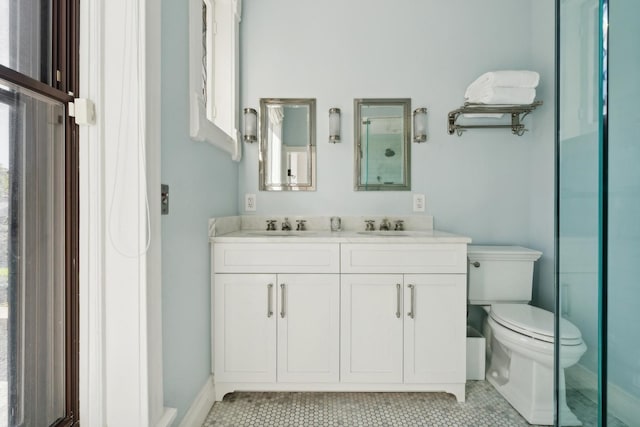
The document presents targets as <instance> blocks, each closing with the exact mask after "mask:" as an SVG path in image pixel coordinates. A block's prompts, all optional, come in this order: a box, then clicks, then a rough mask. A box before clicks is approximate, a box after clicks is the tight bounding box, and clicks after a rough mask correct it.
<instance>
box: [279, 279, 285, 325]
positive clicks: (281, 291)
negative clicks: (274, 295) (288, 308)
mask: <svg viewBox="0 0 640 427" xmlns="http://www.w3.org/2000/svg"><path fill="white" fill-rule="evenodd" d="M284 294H285V288H284V283H280V317H282V318H283V319H284V315H285V310H284V302H285V300H286V298H285V296H284Z"/></svg>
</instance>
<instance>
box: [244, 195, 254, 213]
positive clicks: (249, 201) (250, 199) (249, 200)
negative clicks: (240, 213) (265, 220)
mask: <svg viewBox="0 0 640 427" xmlns="http://www.w3.org/2000/svg"><path fill="white" fill-rule="evenodd" d="M244 210H245V211H247V212H255V211H256V195H255V194H245V195H244Z"/></svg>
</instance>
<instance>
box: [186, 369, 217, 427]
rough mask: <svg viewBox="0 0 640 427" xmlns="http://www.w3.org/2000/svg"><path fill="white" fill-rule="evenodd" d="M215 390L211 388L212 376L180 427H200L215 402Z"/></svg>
mask: <svg viewBox="0 0 640 427" xmlns="http://www.w3.org/2000/svg"><path fill="white" fill-rule="evenodd" d="M215 397H216V393H215V389H214V386H213V375H212V376H210V377H209V378H207V381H206V382H205V383H204V385H203V386H202V389H201V390H200V392H199V393H198V395H197V396H196V398H195V400H194V401H193V403H192V404H191V406H190V407H189V410H188V411H187V413H186V414H185V416H184V418H183V419H182V422H181V423H180V427H200V426H201V425H202V424H204V421H205V420H206V419H207V415H208V414H209V411H211V407H212V406H213V403H214V402H215Z"/></svg>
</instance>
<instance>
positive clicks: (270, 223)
mask: <svg viewBox="0 0 640 427" xmlns="http://www.w3.org/2000/svg"><path fill="white" fill-rule="evenodd" d="M275 229H276V220H275V219H268V220H267V231H275Z"/></svg>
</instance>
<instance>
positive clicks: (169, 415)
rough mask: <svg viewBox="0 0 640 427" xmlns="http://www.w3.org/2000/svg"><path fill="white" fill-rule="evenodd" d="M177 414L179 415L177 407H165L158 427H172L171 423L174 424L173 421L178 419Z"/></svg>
mask: <svg viewBox="0 0 640 427" xmlns="http://www.w3.org/2000/svg"><path fill="white" fill-rule="evenodd" d="M176 415H178V410H177V409H176V408H164V413H163V414H162V418H160V421H158V423H157V424H156V427H171V424H173V421H175V419H176Z"/></svg>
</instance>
